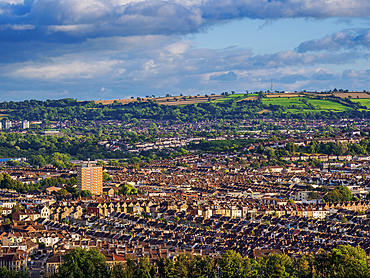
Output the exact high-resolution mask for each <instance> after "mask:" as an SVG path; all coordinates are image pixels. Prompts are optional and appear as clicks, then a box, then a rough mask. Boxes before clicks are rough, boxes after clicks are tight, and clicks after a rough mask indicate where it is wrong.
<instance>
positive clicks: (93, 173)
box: [77, 161, 103, 195]
mask: <svg viewBox="0 0 370 278" xmlns="http://www.w3.org/2000/svg"><path fill="white" fill-rule="evenodd" d="M77 190H78V192H80V191H81V190H90V191H91V193H92V194H93V195H103V168H102V167H101V166H97V165H96V163H94V162H91V161H85V162H83V163H82V165H81V167H78V169H77Z"/></svg>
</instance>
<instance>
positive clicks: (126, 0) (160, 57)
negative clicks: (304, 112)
mask: <svg viewBox="0 0 370 278" xmlns="http://www.w3.org/2000/svg"><path fill="white" fill-rule="evenodd" d="M369 48H370V1H369V0H222V1H221V0H172V1H158V0H150V1H146V0H132V1H130V0H0V101H3V100H23V99H47V98H49V99H59V98H65V97H73V98H77V99H79V100H91V99H113V98H130V97H131V96H146V95H150V96H151V95H155V96H164V95H165V94H167V93H169V94H172V95H179V94H180V93H182V94H184V95H189V94H192V95H194V94H198V93H200V94H204V93H216V94H219V93H221V92H223V91H232V90H234V91H237V92H245V90H249V91H257V90H258V91H259V90H268V89H269V88H270V82H271V78H273V80H274V89H275V90H290V91H295V90H303V89H305V90H318V91H319V90H329V89H333V88H338V89H339V88H342V89H349V90H364V89H366V90H370V86H369V85H370V81H369V80H370V67H369V64H368V57H369V53H370V52H369Z"/></svg>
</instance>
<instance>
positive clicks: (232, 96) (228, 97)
mask: <svg viewBox="0 0 370 278" xmlns="http://www.w3.org/2000/svg"><path fill="white" fill-rule="evenodd" d="M248 96H256V95H253V94H250V95H248ZM239 97H240V98H244V97H246V94H233V95H228V96H222V98H219V99H217V100H215V101H213V102H224V101H228V100H232V99H234V98H239Z"/></svg>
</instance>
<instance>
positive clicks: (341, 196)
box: [323, 185, 353, 203]
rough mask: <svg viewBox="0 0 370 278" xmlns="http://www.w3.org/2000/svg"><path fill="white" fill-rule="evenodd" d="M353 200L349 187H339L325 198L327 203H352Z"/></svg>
mask: <svg viewBox="0 0 370 278" xmlns="http://www.w3.org/2000/svg"><path fill="white" fill-rule="evenodd" d="M352 198H353V195H352V192H351V191H350V190H349V189H348V187H347V186H343V185H340V186H337V187H336V188H335V189H334V190H333V191H331V192H329V193H327V194H326V195H325V196H324V198H323V199H324V201H325V202H332V203H333V202H345V201H351V200H352Z"/></svg>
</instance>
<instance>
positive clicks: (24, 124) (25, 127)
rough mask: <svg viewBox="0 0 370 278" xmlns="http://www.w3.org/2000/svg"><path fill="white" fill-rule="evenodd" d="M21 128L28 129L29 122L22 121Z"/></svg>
mask: <svg viewBox="0 0 370 278" xmlns="http://www.w3.org/2000/svg"><path fill="white" fill-rule="evenodd" d="M22 128H23V129H27V128H30V122H29V121H27V120H24V121H23V122H22Z"/></svg>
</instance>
